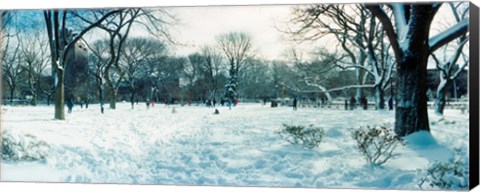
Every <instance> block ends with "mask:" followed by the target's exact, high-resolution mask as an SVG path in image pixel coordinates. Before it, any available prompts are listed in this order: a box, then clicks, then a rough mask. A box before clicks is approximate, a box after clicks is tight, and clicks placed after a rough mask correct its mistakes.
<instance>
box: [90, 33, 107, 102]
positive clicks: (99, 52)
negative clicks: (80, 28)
mask: <svg viewBox="0 0 480 192" xmlns="http://www.w3.org/2000/svg"><path fill="white" fill-rule="evenodd" d="M85 44H86V46H87V48H88V49H89V50H90V54H89V55H88V60H89V67H88V68H89V75H90V76H91V77H92V78H93V79H94V85H95V88H96V91H97V96H98V101H99V102H100V103H103V101H104V97H103V85H104V79H103V76H104V75H103V72H104V71H105V64H106V63H107V61H108V41H107V40H97V41H95V42H93V43H92V45H90V44H89V43H85Z"/></svg>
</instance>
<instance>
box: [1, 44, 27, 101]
mask: <svg viewBox="0 0 480 192" xmlns="http://www.w3.org/2000/svg"><path fill="white" fill-rule="evenodd" d="M10 38H11V37H10V36H9V35H7V36H6V38H5V39H6V40H5V44H4V46H2V47H1V48H2V49H1V56H0V57H1V58H2V78H3V80H4V82H5V83H6V84H7V86H8V87H9V90H10V104H11V105H12V104H13V98H14V94H15V89H16V88H17V85H18V83H19V80H20V78H21V74H22V73H23V67H22V66H21V65H20V51H19V50H20V44H19V43H16V44H14V43H13V42H11V40H10ZM2 39H3V38H2Z"/></svg>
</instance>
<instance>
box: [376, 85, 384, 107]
mask: <svg viewBox="0 0 480 192" xmlns="http://www.w3.org/2000/svg"><path fill="white" fill-rule="evenodd" d="M375 109H385V92H384V90H383V89H382V87H381V86H380V85H377V86H376V87H375Z"/></svg>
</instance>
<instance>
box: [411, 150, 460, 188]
mask: <svg viewBox="0 0 480 192" xmlns="http://www.w3.org/2000/svg"><path fill="white" fill-rule="evenodd" d="M419 175H420V180H419V183H418V186H419V187H420V188H422V189H423V188H424V185H425V184H428V186H429V187H431V188H433V189H443V190H465V189H468V177H469V168H468V155H467V154H466V153H465V152H462V151H461V150H459V149H457V150H456V152H455V155H454V157H452V158H451V159H449V161H448V162H438V161H436V162H434V163H432V164H431V165H430V167H428V168H427V169H426V170H419Z"/></svg>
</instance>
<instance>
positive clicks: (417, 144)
mask: <svg viewBox="0 0 480 192" xmlns="http://www.w3.org/2000/svg"><path fill="white" fill-rule="evenodd" d="M403 139H404V140H405V141H406V142H407V144H408V145H409V146H410V147H413V148H434V147H438V142H437V140H435V138H433V136H432V134H430V133H429V132H428V131H419V132H416V133H412V134H410V135H407V136H405V137H404V138H403Z"/></svg>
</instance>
